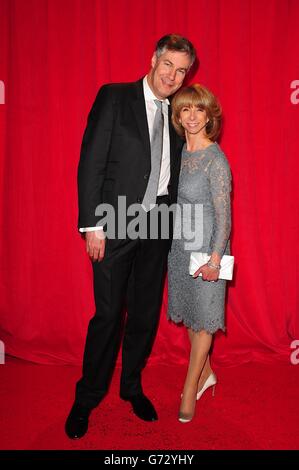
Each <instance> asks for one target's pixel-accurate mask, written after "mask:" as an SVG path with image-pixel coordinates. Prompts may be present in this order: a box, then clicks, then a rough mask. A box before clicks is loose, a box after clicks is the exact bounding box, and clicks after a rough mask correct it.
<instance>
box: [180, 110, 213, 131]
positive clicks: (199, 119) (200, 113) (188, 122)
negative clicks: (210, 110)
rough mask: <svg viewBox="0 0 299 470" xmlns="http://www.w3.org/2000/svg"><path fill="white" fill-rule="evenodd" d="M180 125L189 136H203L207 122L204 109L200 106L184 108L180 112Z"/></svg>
mask: <svg viewBox="0 0 299 470" xmlns="http://www.w3.org/2000/svg"><path fill="white" fill-rule="evenodd" d="M179 121H180V123H181V125H182V126H183V128H184V129H185V131H187V132H188V133H189V134H198V133H200V132H202V133H203V134H205V126H206V124H207V123H208V122H209V119H208V117H207V113H206V111H205V109H203V108H201V107H200V106H184V107H183V108H182V109H181V111H180V119H179Z"/></svg>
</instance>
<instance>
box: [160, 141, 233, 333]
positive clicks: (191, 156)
mask: <svg viewBox="0 0 299 470" xmlns="http://www.w3.org/2000/svg"><path fill="white" fill-rule="evenodd" d="M230 191H231V172H230V167H229V164H228V161H227V159H226V157H225V155H224V153H223V152H222V150H221V148H220V147H219V145H218V144H217V143H213V144H211V145H210V146H208V147H207V148H206V149H203V150H198V151H196V152H188V151H187V150H186V145H185V146H184V148H183V150H182V164H181V173H180V180H179V189H178V201H177V211H176V216H175V224H174V227H175V230H174V239H173V241H172V246H171V251H170V254H169V258H168V313H167V315H168V318H170V319H171V320H172V321H174V322H175V323H180V322H183V323H184V324H185V325H186V326H187V327H188V328H191V329H192V330H194V331H200V330H202V329H204V330H206V331H207V332H209V333H212V334H213V333H215V332H216V331H217V330H219V329H221V330H223V331H224V330H225V321H224V301H225V289H226V282H227V281H224V280H221V279H219V280H218V281H217V282H208V281H203V280H202V278H201V277H200V276H199V277H198V278H197V279H194V278H193V277H192V276H190V274H189V269H188V268H189V261H190V253H191V251H201V252H204V253H209V254H211V253H212V252H213V251H215V252H217V253H218V254H219V255H220V256H222V255H223V254H230V251H229V250H230V243H229V236H230V230H231V210H230ZM197 205H202V206H197ZM196 206H197V207H201V208H202V212H201V214H202V216H201V215H199V212H196V210H195V207H196ZM188 226H189V231H188V230H186V227H188ZM190 233H191V234H192V233H197V234H200V233H201V234H202V236H201V237H199V236H198V237H193V241H192V238H191V235H190ZM197 238H198V240H197ZM199 239H200V240H199ZM190 241H191V243H190Z"/></svg>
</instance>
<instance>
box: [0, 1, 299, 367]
mask: <svg viewBox="0 0 299 470" xmlns="http://www.w3.org/2000/svg"><path fill="white" fill-rule="evenodd" d="M298 15H299V2H298V0H288V1H287V0H242V1H241V0H194V1H193V0H185V1H181V0H168V1H167V2H166V1H163V0H48V1H47V0H26V1H22V0H0V81H1V82H0V84H1V88H0V89H2V90H3V93H4V92H5V96H4V97H3V98H5V102H4V103H2V104H0V154H1V166H0V182H1V193H0V194H1V200H0V204H1V231H0V239H1V248H0V249H1V252H0V255H1V271H0V299H1V300H0V301H1V304H0V309H1V310H0V327H1V329H0V338H1V340H2V341H3V342H4V344H5V347H6V352H7V353H9V354H12V355H15V356H18V357H21V358H24V359H28V360H31V361H36V362H40V363H50V364H51V363H69V364H78V363H80V362H81V359H82V354H83V347H84V340H85V335H86V330H87V325H88V321H89V319H90V318H91V316H92V315H93V313H94V303H93V292H92V276H91V265H90V262H89V260H88V258H87V256H86V253H85V246H84V242H83V240H82V239H81V237H80V236H79V234H78V232H77V228H76V225H77V187H76V172H77V165H78V160H79V150H80V144H81V138H82V134H83V131H84V127H85V123H86V118H87V114H88V111H89V109H90V107H91V105H92V102H93V100H94V98H95V95H96V93H97V90H98V88H99V87H100V86H101V85H102V84H103V83H106V82H120V81H132V80H136V79H138V78H140V77H141V76H143V75H144V74H146V73H147V71H148V70H149V65H150V59H151V56H152V52H153V48H154V45H155V42H156V40H157V39H158V38H159V37H160V36H162V35H164V34H166V33H169V32H178V33H180V34H183V35H186V36H187V37H188V38H189V39H190V40H191V41H193V42H194V44H195V46H196V48H197V50H198V55H199V58H200V67H199V69H198V71H197V73H196V76H195V77H194V78H192V81H193V82H195V81H196V82H200V83H202V84H204V85H206V86H208V87H209V88H211V90H213V91H214V92H215V94H216V95H217V96H218V97H219V99H220V102H221V103H222V107H223V110H224V117H225V123H224V131H223V137H222V141H221V145H222V148H223V150H224V151H225V153H226V155H227V157H228V159H229V162H230V164H231V168H232V174H233V234H232V249H233V254H234V255H235V257H236V271H235V279H234V281H233V282H232V283H231V285H230V288H229V290H228V297H227V308H226V318H227V333H226V335H223V334H219V335H216V338H215V344H214V361H215V362H216V363H217V364H219V365H233V364H236V363H242V362H246V361H251V360H258V361H263V362H265V361H274V360H282V361H287V362H289V358H290V353H291V351H292V350H291V348H290V344H291V342H292V340H293V339H299V315H298V241H299V230H298V195H299V182H298V175H299V172H298V170H299V164H298V156H299V152H298V151H299V144H298V124H299V103H298V101H299V81H298V82H297V83H296V80H299V53H298V48H299V28H298ZM296 86H297V87H298V92H297V91H296ZM0 98H1V97H0ZM0 103H1V99H0ZM166 302H167V296H166V292H165V296H164V303H163V307H162V311H161V322H160V328H159V331H158V336H157V340H156V343H155V347H154V350H153V354H152V360H153V361H155V360H157V361H158V360H159V361H165V362H173V361H176V362H178V361H183V360H185V359H186V357H187V353H188V347H187V346H188V343H187V340H186V336H185V333H184V330H183V329H182V328H179V327H177V326H175V325H170V324H169V323H168V322H167V320H166V312H165V310H166Z"/></svg>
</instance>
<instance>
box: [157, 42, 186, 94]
mask: <svg viewBox="0 0 299 470" xmlns="http://www.w3.org/2000/svg"><path fill="white" fill-rule="evenodd" d="M190 66H191V60H190V56H189V55H188V54H187V52H177V51H168V50H166V51H165V52H163V54H161V55H160V57H157V56H156V54H154V55H153V58H152V68H151V71H150V73H149V74H148V82H149V85H150V87H151V89H152V91H153V93H154V95H155V96H156V97H157V98H159V99H161V100H164V99H165V98H167V97H168V96H170V95H172V94H173V93H175V92H176V91H177V90H178V89H179V88H180V87H181V86H182V84H183V81H184V78H185V76H186V73H187V72H188V70H189V67H190Z"/></svg>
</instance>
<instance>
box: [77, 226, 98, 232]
mask: <svg viewBox="0 0 299 470" xmlns="http://www.w3.org/2000/svg"><path fill="white" fill-rule="evenodd" d="M97 230H104V228H103V227H98V226H97V227H83V228H79V232H81V233H83V232H96V231H97Z"/></svg>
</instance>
